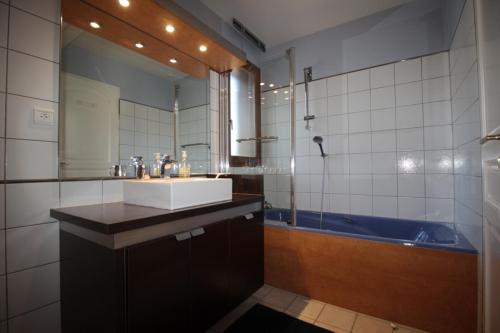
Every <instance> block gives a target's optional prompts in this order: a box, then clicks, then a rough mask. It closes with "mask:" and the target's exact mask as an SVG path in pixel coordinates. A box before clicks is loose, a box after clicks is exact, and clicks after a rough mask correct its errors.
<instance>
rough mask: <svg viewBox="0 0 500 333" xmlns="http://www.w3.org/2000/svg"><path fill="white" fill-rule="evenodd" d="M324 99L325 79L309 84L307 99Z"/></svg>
mask: <svg viewBox="0 0 500 333" xmlns="http://www.w3.org/2000/svg"><path fill="white" fill-rule="evenodd" d="M324 97H326V79H321V80H316V81H312V82H309V99H317V98H324Z"/></svg>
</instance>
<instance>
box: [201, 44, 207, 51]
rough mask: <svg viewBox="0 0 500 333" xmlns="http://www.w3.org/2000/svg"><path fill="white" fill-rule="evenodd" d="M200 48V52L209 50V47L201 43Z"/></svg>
mask: <svg viewBox="0 0 500 333" xmlns="http://www.w3.org/2000/svg"><path fill="white" fill-rule="evenodd" d="M199 50H200V52H207V50H208V47H207V46H206V45H200V47H199Z"/></svg>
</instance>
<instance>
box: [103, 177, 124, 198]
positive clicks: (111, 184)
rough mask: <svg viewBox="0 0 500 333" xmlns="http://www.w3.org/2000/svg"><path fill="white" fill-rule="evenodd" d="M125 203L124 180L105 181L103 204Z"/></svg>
mask: <svg viewBox="0 0 500 333" xmlns="http://www.w3.org/2000/svg"><path fill="white" fill-rule="evenodd" d="M120 201H123V180H104V181H103V182H102V202H103V203H108V202H120Z"/></svg>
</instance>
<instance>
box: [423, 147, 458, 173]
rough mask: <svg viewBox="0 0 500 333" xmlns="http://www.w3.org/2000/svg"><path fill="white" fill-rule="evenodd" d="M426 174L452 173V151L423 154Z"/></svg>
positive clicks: (434, 151) (435, 151)
mask: <svg viewBox="0 0 500 333" xmlns="http://www.w3.org/2000/svg"><path fill="white" fill-rule="evenodd" d="M425 172H426V173H452V172H453V151H452V150H433V151H426V152H425Z"/></svg>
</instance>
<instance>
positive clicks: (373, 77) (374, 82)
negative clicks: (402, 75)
mask: <svg viewBox="0 0 500 333" xmlns="http://www.w3.org/2000/svg"><path fill="white" fill-rule="evenodd" d="M370 82H371V88H372V89H373V88H380V87H386V86H391V85H394V64H389V65H385V66H379V67H374V68H371V69H370Z"/></svg>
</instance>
